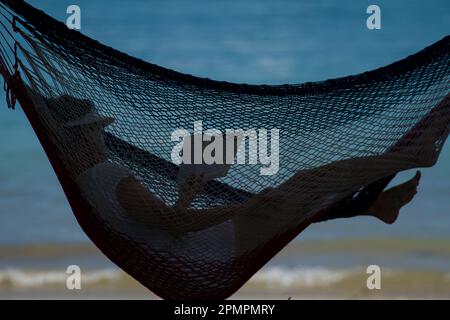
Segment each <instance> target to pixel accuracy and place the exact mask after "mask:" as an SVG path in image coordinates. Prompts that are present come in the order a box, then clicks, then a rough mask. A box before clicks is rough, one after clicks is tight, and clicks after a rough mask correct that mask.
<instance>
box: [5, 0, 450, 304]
mask: <svg viewBox="0 0 450 320" xmlns="http://www.w3.org/2000/svg"><path fill="white" fill-rule="evenodd" d="M0 13H1V16H0V21H1V24H0V34H1V38H0V71H1V73H2V76H3V78H4V86H5V90H6V91H7V103H8V106H9V107H13V106H14V104H15V102H16V100H17V101H19V102H20V105H21V107H22V109H23V110H24V112H25V114H26V116H27V118H28V120H29V121H30V123H31V124H32V126H33V128H34V130H35V132H36V134H37V136H38V138H39V140H40V142H41V144H42V146H43V148H44V150H45V152H46V154H47V156H48V158H49V159H50V162H51V164H52V166H53V168H54V169H55V172H56V174H57V176H58V178H59V180H60V183H61V185H62V187H63V189H64V191H65V194H66V196H67V198H68V200H69V203H70V205H71V207H72V209H73V212H74V214H75V216H76V218H77V220H78V222H79V223H80V225H81V227H82V228H83V230H84V231H85V232H86V234H87V235H88V236H89V237H90V239H92V241H93V242H94V243H95V244H96V245H97V247H99V248H100V250H101V251H102V252H103V253H105V255H106V256H108V257H109V258H110V259H111V260H112V261H113V262H115V263H116V264H117V265H118V266H120V267H121V268H122V269H123V270H125V271H126V272H128V273H129V274H130V275H131V276H133V277H134V278H136V279H137V280H138V281H139V282H141V283H142V284H143V285H144V286H146V287H147V288H149V289H150V290H152V291H153V292H154V293H156V294H157V295H159V296H161V297H164V298H171V299H219V298H226V297H228V296H230V295H231V294H233V293H234V292H235V291H236V290H238V289H239V288H240V287H241V286H242V285H243V284H244V283H245V282H246V281H247V280H248V279H249V278H250V277H251V276H252V275H253V274H254V273H255V272H257V271H258V270H259V269H260V268H261V267H262V266H263V265H264V264H265V263H267V261H269V260H270V259H271V258H272V257H273V256H274V255H275V254H277V253H278V252H279V251H280V250H281V249H282V248H283V247H284V246H286V245H287V244H288V243H289V242H290V241H291V240H292V239H293V238H295V237H296V236H297V235H298V234H299V233H300V232H301V231H302V230H303V229H304V228H306V227H307V226H308V225H309V224H310V223H312V222H314V221H318V220H320V219H322V218H326V217H330V216H333V215H342V214H346V213H357V212H363V211H364V210H366V209H367V208H369V207H370V206H371V205H372V204H373V203H374V201H375V200H376V199H377V198H378V196H379V195H380V194H381V193H382V192H383V190H384V188H385V187H386V186H387V184H388V183H389V182H390V181H391V180H392V178H393V177H394V176H395V175H396V173H398V172H400V171H404V170H408V169H412V168H418V167H429V166H432V165H434V164H435V163H436V161H437V159H438V156H439V153H440V151H441V149H442V146H443V144H444V142H445V140H446V138H447V136H448V134H449V132H450V98H449V79H450V72H449V70H450V64H449V61H450V50H449V49H450V37H449V36H447V37H445V38H443V39H442V40H440V41H438V42H436V43H435V44H433V45H431V46H429V47H427V48H425V49H423V50H422V51H420V52H418V53H416V54H414V55H412V56H410V57H407V58H405V59H403V60H400V61H398V62H395V63H393V64H391V65H389V66H386V67H382V68H379V69H377V70H374V71H370V72H365V73H362V74H360V75H356V76H348V77H344V78H340V79H331V80H326V81H321V82H315V83H305V84H295V85H287V84H285V85H277V86H269V85H248V84H233V83H229V82H222V81H216V80H211V79H206V78H199V77H195V76H192V75H187V74H182V73H179V72H176V71H172V70H169V69H166V68H163V67H160V66H157V65H154V64H150V63H147V62H144V61H142V60H139V59H136V58H133V57H130V56H128V55H126V54H124V53H121V52H119V51H117V50H114V49H113V48H110V47H107V46H105V45H102V44H100V43H99V42H97V41H95V40H93V39H90V38H88V37H86V36H84V35H83V34H81V33H79V32H76V31H73V30H69V29H68V28H67V27H66V26H65V25H64V24H63V23H61V22H58V21H56V20H54V19H53V18H51V17H49V16H48V15H46V14H45V13H44V12H42V11H39V10H37V9H35V8H33V7H31V6H30V5H28V4H27V3H25V2H24V1H19V0H14V1H13V0H0ZM199 120H201V121H203V125H204V127H205V128H214V129H218V130H219V131H221V132H225V131H226V130H227V129H242V130H251V129H257V130H259V129H270V128H277V129H279V132H280V137H279V155H280V157H279V164H280V165H279V171H278V172H277V173H276V174H274V175H267V176H262V175H260V174H259V172H260V169H261V168H262V167H263V165H262V164H251V165H250V164H244V165H241V164H233V165H231V166H230V168H228V171H227V173H226V175H224V176H220V177H216V178H214V179H209V180H202V178H199V177H195V176H192V177H190V178H189V179H188V183H187V184H183V185H180V183H179V181H178V180H179V177H180V175H181V174H182V173H183V170H184V169H183V168H182V167H181V166H180V165H177V164H175V163H173V162H172V159H171V151H172V148H173V146H174V142H173V141H171V138H170V137H171V133H172V132H173V131H174V130H176V129H179V128H186V129H191V128H192V126H193V124H194V122H195V121H199ZM247 156H248V157H250V156H251V154H250V152H249V154H248V155H247Z"/></svg>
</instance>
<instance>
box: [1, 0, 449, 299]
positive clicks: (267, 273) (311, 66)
mask: <svg viewBox="0 0 450 320" xmlns="http://www.w3.org/2000/svg"><path fill="white" fill-rule="evenodd" d="M29 3H30V4H32V5H34V6H36V7H38V8H39V9H41V10H44V11H46V12H47V13H48V14H50V15H51V16H53V17H55V18H57V19H58V20H61V21H65V20H66V18H67V14H66V8H67V7H68V6H69V5H71V4H77V5H79V6H80V7H81V14H82V19H81V32H82V33H84V34H86V35H88V36H90V37H92V38H94V39H97V40H99V41H101V42H103V43H105V44H107V45H109V46H112V47H114V48H116V49H119V50H121V51H124V52H126V53H128V54H131V55H134V56H137V57H139V58H141V59H144V60H147V61H150V62H152V63H155V64H159V65H162V66H165V67H168V68H171V69H175V70H177V71H181V72H183V73H191V74H194V75H197V76H202V77H209V78H213V79H218V80H227V81H232V82H246V83H252V84H260V83H266V84H281V83H301V82H305V81H317V80H324V79H328V78H335V77H341V76H346V75H350V74H356V73H360V72H363V71H367V70H371V69H374V68H377V67H381V66H384V65H386V64H389V63H391V62H393V61H396V60H399V59H402V58H404V57H406V56H407V55H410V54H413V53H415V52H417V51H419V50H421V49H422V48H424V47H425V46H428V45H430V44H432V43H433V42H436V41H437V40H439V39H441V38H442V37H444V36H445V35H448V34H449V31H450V2H449V1H448V0H430V1H426V2H425V1H419V0H397V1H387V0H386V1H384V0H383V1H382V0H377V1H376V2H374V1H365V0H351V1H331V0H277V1H275V0H215V1H210V0H189V1H187V0H148V1H145V0H130V1H126V2H124V1H119V0H95V1H92V0H77V1H72V0H70V1H66V0H59V1H54V0H33V1H31V0H29ZM371 4H377V5H378V6H380V8H381V19H382V22H381V23H382V24H381V27H382V28H381V30H369V29H367V27H366V19H367V17H368V16H369V15H368V14H367V13H366V9H367V7H368V6H369V5H371ZM0 101H2V103H1V104H0V298H3V299H9V298H50V297H56V298H69V299H70V298H155V297H154V296H153V295H151V294H150V293H148V291H147V290H146V289H145V288H143V287H142V286H141V285H140V284H138V283H137V282H136V281H134V280H133V279H131V278H130V277H129V276H127V275H126V274H124V273H123V272H121V271H120V270H119V269H118V268H117V267H116V266H115V265H114V264H112V263H111V262H110V261H109V260H107V259H106V258H105V257H104V256H103V255H102V254H101V253H100V252H99V251H98V250H97V249H96V248H95V247H94V246H93V245H92V244H91V242H90V241H89V239H88V238H87V237H86V236H85V235H84V233H83V232H82V231H81V229H80V227H79V226H78V224H77V222H76V220H75V218H74V216H73V214H72V212H71V210H70V208H69V205H68V203H67V200H66V198H65V196H64V194H63V191H62V189H61V187H60V185H59V183H58V181H57V179H56V176H55V174H54V173H53V171H52V169H51V167H50V164H49V162H48V160H47V158H46V156H45V155H44V152H43V150H42V148H41V147H40V145H39V143H38V141H37V138H36V137H35V135H34V133H33V131H32V129H31V127H30V125H29V124H28V122H27V121H26V119H25V116H24V115H23V113H22V111H21V110H20V108H19V109H17V110H15V111H11V110H8V109H7V108H6V101H5V96H4V93H3V92H2V93H1V94H0ZM412 175H413V173H412V172H405V173H402V174H401V175H399V176H398V178H397V179H396V181H395V182H399V181H401V180H404V179H406V178H409V177H411V176H412ZM449 215H450V146H449V143H447V144H446V146H445V148H444V150H443V152H442V154H441V157H440V160H439V162H438V164H437V165H436V166H435V167H433V168H431V169H425V170H423V178H422V181H421V185H420V186H419V193H418V194H417V196H416V197H415V199H414V200H413V201H412V203H410V204H409V205H408V206H406V207H405V208H404V209H403V210H402V213H401V215H400V218H399V220H398V221H397V223H395V224H394V225H392V226H387V225H384V224H382V223H381V222H379V221H377V220H375V219H374V218H370V217H358V218H352V219H347V220H339V221H330V222H326V223H321V224H315V225H313V226H311V227H309V228H308V229H307V230H306V231H305V232H303V233H302V234H301V235H300V236H299V237H297V239H296V240H295V241H293V242H292V243H291V244H290V245H289V246H288V247H286V248H285V249H284V250H283V251H282V252H281V253H280V254H278V255H277V256H276V257H275V258H274V259H273V260H272V261H271V262H270V263H269V264H268V265H267V266H266V267H265V268H264V269H262V270H261V271H259V272H258V273H257V274H256V275H255V276H254V277H253V278H252V279H251V280H250V282H249V283H248V284H246V285H245V286H244V287H243V288H242V289H241V290H240V291H239V292H238V293H237V294H235V295H234V296H233V297H232V298H279V299H288V298H289V297H291V298H292V299H301V298H428V297H430V298H431V297H433V298H450V217H449ZM71 264H76V265H78V266H80V268H81V270H82V290H73V291H70V290H67V289H66V286H65V280H66V277H67V275H66V274H65V270H66V268H67V266H68V265H71ZM371 264H376V265H379V266H380V267H381V270H382V289H381V290H372V291H371V290H368V289H367V287H366V279H367V277H368V275H367V274H366V268H367V266H368V265H371Z"/></svg>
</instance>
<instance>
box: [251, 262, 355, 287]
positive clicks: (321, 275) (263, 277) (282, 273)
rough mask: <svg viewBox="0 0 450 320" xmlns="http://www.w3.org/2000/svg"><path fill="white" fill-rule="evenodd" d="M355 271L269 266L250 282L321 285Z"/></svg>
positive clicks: (301, 285) (275, 285) (337, 280)
mask: <svg viewBox="0 0 450 320" xmlns="http://www.w3.org/2000/svg"><path fill="white" fill-rule="evenodd" d="M356 272H358V270H356V269H326V268H322V267H310V268H304V267H297V268H285V267H271V268H267V269H263V270H261V271H260V272H258V273H257V274H256V275H255V276H253V278H252V279H251V280H250V282H251V283H254V284H265V285H268V286H270V287H272V288H289V287H297V288H298V287H302V288H308V287H321V286H328V285H331V284H334V283H337V282H339V281H342V280H343V279H345V278H346V277H348V276H351V275H353V274H355V273H356Z"/></svg>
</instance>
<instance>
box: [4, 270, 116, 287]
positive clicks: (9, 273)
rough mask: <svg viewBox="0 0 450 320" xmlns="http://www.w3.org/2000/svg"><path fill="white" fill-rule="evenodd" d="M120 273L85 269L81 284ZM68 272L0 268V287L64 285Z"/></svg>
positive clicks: (106, 279)
mask: <svg viewBox="0 0 450 320" xmlns="http://www.w3.org/2000/svg"><path fill="white" fill-rule="evenodd" d="M121 275H122V273H121V272H120V271H118V270H114V269H102V270H95V271H87V272H83V273H82V274H81V281H82V283H83V284H96V283H99V282H110V281H115V280H118V279H119V278H120V277H121ZM67 277H68V274H66V273H65V272H64V270H61V271H58V270H49V271H47V270H41V271H28V270H20V269H19V270H17V269H6V270H0V288H2V287H19V288H31V287H45V286H51V285H65V283H66V280H67Z"/></svg>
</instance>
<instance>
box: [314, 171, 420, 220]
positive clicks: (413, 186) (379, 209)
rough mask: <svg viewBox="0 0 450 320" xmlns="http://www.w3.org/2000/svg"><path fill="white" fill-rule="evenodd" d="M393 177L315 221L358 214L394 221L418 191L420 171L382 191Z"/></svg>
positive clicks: (376, 184)
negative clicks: (403, 181)
mask: <svg viewBox="0 0 450 320" xmlns="http://www.w3.org/2000/svg"><path fill="white" fill-rule="evenodd" d="M393 177H394V176H390V177H387V178H384V179H381V180H378V181H376V182H375V183H373V184H371V185H370V186H368V187H366V188H364V189H363V190H362V191H361V192H359V193H357V194H356V195H355V196H352V197H350V198H349V199H346V200H345V201H343V202H342V203H340V204H339V205H337V206H335V207H334V208H332V209H330V211H329V212H328V213H326V214H325V215H322V216H320V217H319V218H318V219H316V220H315V221H314V223H316V222H323V221H327V220H333V219H340V218H352V217H356V216H373V217H376V218H378V219H380V220H381V221H383V222H385V223H388V224H392V223H394V222H395V221H396V220H397V217H398V215H399V212H400V209H401V208H402V207H403V206H404V205H406V204H407V203H409V202H410V201H411V200H412V199H413V197H414V195H415V194H416V193H417V186H418V184H419V180H420V171H417V173H416V175H415V176H414V177H413V178H411V179H410V180H408V181H407V182H405V183H402V184H400V185H398V186H395V187H392V188H390V189H388V190H386V191H384V192H382V191H383V189H384V188H385V187H386V186H387V185H388V184H389V182H390V181H391V180H392V178H393Z"/></svg>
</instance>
